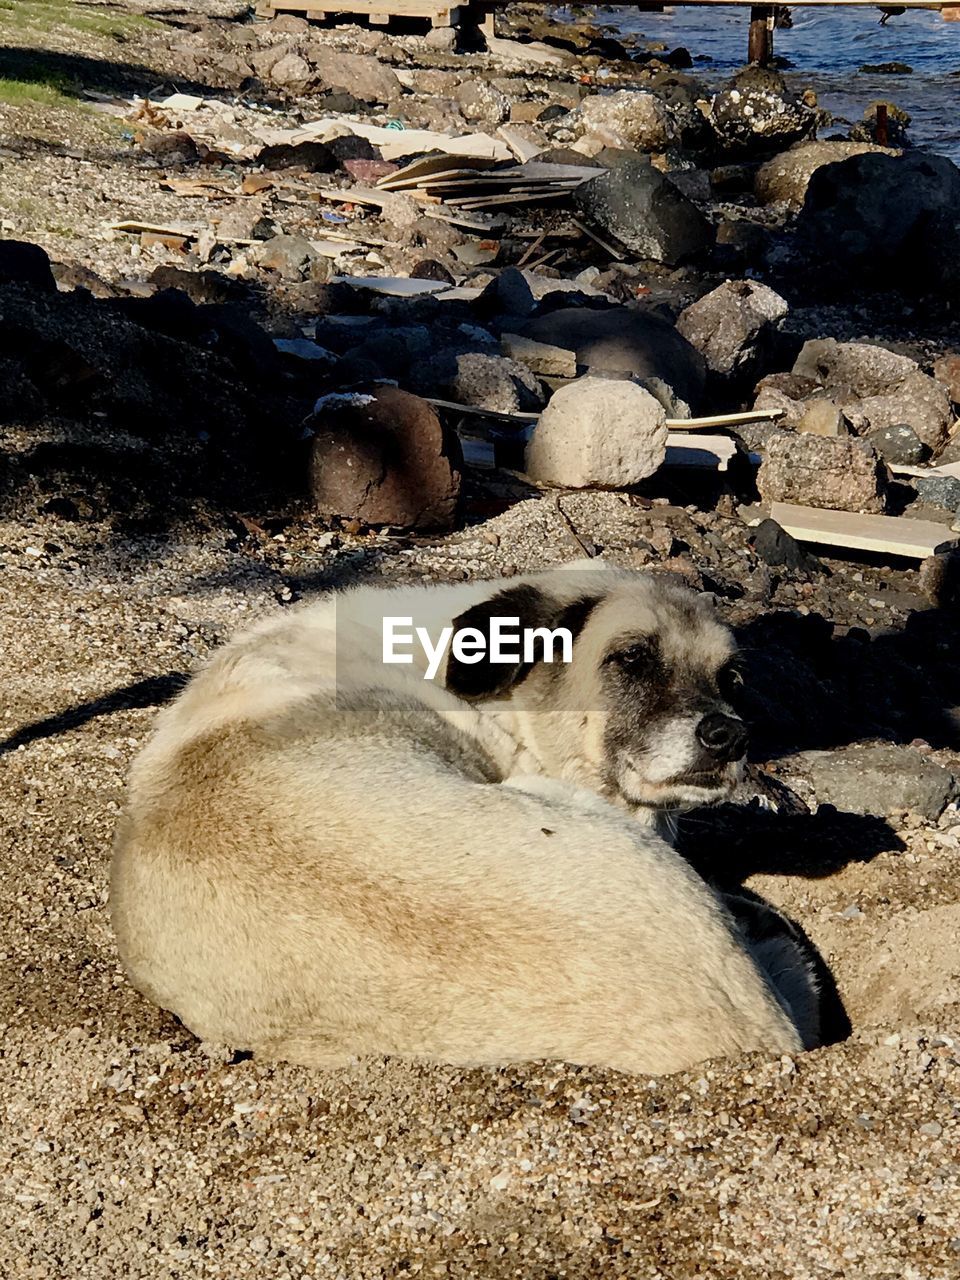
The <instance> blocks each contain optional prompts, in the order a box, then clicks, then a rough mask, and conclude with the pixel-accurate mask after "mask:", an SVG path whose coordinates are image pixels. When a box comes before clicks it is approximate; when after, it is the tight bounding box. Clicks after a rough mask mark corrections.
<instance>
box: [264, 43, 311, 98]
mask: <svg viewBox="0 0 960 1280" xmlns="http://www.w3.org/2000/svg"><path fill="white" fill-rule="evenodd" d="M270 79H271V80H272V81H273V83H274V84H276V85H279V86H280V88H281V89H286V90H287V91H288V92H289V93H293V94H304V93H308V92H309V91H310V90H311V89H312V88H313V86H314V85H315V84H316V81H317V77H316V74H315V73H314V70H313V67H311V65H310V63H309V62H306V61H305V60H304V59H303V58H301V57H300V55H299V54H298V53H285V54H284V55H283V57H282V58H280V59H279V60H278V61H277V62H275V63H274V64H273V65H272V66H271V68H270Z"/></svg>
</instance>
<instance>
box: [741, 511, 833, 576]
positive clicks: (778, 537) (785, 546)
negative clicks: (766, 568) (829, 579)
mask: <svg viewBox="0 0 960 1280" xmlns="http://www.w3.org/2000/svg"><path fill="white" fill-rule="evenodd" d="M751 541H752V543H753V549H754V551H755V552H756V553H757V555H758V556H759V557H760V559H761V560H762V561H763V562H764V564H768V565H770V566H771V568H784V569H795V570H799V571H801V572H803V573H812V572H815V571H817V570H819V569H820V568H822V566H821V564H820V562H819V560H817V558H816V557H815V556H812V555H810V553H809V552H807V551H804V549H803V547H802V546H801V545H800V543H799V542H797V540H796V538H794V537H793V536H792V535H791V534H789V533H787V531H786V529H782V528H781V527H780V525H778V524H777V522H776V520H761V522H760V523H759V524H758V525H757V527H756V529H755V530H754V533H753V537H752V539H751Z"/></svg>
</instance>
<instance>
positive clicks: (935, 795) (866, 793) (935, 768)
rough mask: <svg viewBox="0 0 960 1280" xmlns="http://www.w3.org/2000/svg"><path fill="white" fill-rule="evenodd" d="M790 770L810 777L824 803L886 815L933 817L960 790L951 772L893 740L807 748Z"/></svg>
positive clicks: (792, 762) (820, 801)
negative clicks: (810, 749)
mask: <svg viewBox="0 0 960 1280" xmlns="http://www.w3.org/2000/svg"><path fill="white" fill-rule="evenodd" d="M791 776H799V777H802V778H805V779H806V780H808V781H809V782H810V784H811V785H812V787H813V790H814V794H815V795H816V798H817V802H818V803H819V804H832V805H833V806H834V807H835V808H837V809H840V810H842V811H843V812H845V813H860V814H872V815H874V816H876V817H881V818H883V817H888V816H889V815H891V814H894V813H898V812H902V811H903V810H909V811H910V812H912V813H919V814H921V815H922V816H923V817H925V818H927V819H930V820H933V819H936V818H938V817H939V816H940V814H941V813H943V811H944V809H945V808H946V807H947V805H948V804H949V803H950V802H951V800H953V799H954V798H956V796H957V795H958V794H960V787H958V784H957V780H956V778H955V777H954V776H953V774H952V773H950V772H948V770H946V769H944V768H942V767H941V766H940V765H938V764H935V763H934V762H933V761H932V760H928V759H927V758H926V756H923V755H921V753H920V752H919V751H917V750H916V749H915V748H913V747H901V746H895V745H894V744H893V743H879V744H876V745H872V746H870V745H868V746H860V745H857V746H850V747H841V748H839V749H838V750H835V751H804V752H801V753H800V754H798V755H796V756H792V757H791V758H790V761H789V772H788V773H787V781H788V782H789V780H790V777H791Z"/></svg>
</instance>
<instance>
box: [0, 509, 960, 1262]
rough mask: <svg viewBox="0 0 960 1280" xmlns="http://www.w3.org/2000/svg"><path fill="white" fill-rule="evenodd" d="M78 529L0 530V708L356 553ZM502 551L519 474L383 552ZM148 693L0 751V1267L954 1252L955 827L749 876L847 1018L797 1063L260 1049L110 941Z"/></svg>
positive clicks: (20, 525)
mask: <svg viewBox="0 0 960 1280" xmlns="http://www.w3.org/2000/svg"><path fill="white" fill-rule="evenodd" d="M616 502H617V499H616V495H603V496H601V497H597V498H595V499H593V500H590V501H585V500H582V501H581V505H580V507H579V509H578V513H577V514H578V523H579V527H580V529H581V531H582V532H585V533H586V534H587V536H590V535H591V534H592V535H593V536H594V537H597V538H600V537H601V536H609V529H610V524H611V521H613V520H615V519H616V515H615V511H614V510H613V505H612V504H614V503H616ZM621 509H622V506H621ZM591 513H592V514H591ZM80 533H82V534H83V536H80V534H79V533H78V526H77V525H72V526H68V525H65V524H58V522H57V521H56V520H55V519H53V518H47V519H45V520H43V521H29V520H19V521H17V522H16V523H10V522H8V523H5V524H3V525H0V546H2V559H3V573H2V576H0V626H2V629H3V645H2V648H0V655H2V656H0V668H2V673H3V686H4V688H5V690H6V695H7V696H6V700H5V705H4V711H3V723H4V728H5V729H6V730H7V732H11V733H12V732H13V731H15V730H22V729H23V727H24V726H27V725H30V724H35V723H37V722H40V721H43V720H44V718H45V717H49V716H51V715H55V714H56V713H60V712H63V711H65V710H67V709H69V708H71V707H78V706H81V705H82V704H84V703H87V702H89V701H90V700H92V699H96V698H98V697H102V696H103V695H104V694H109V693H111V692H114V691H117V690H122V689H123V688H125V687H128V686H130V685H133V684H135V683H136V682H137V681H139V680H141V679H142V678H143V677H145V676H150V675H164V674H166V673H169V672H171V671H181V670H185V669H189V668H190V667H191V666H193V665H195V664H196V662H197V661H198V660H199V659H200V658H201V657H202V655H203V654H204V653H205V652H207V651H208V650H209V647H210V646H211V644H214V643H216V641H217V639H218V637H220V636H221V635H222V634H223V633H224V632H226V631H230V630H232V629H233V628H234V627H236V626H237V625H240V624H241V623H244V622H246V621H247V620H248V619H250V618H252V617H253V616H256V615H259V614H261V613H264V612H269V611H271V610H276V609H278V608H281V607H283V606H281V605H280V604H279V603H278V599H279V598H281V597H282V595H283V591H284V584H285V582H286V581H287V580H288V575H289V573H290V570H291V565H292V566H293V567H294V568H295V569H296V570H297V571H299V572H306V573H314V574H321V573H323V572H324V571H325V568H326V570H327V571H329V570H330V567H331V565H332V564H333V563H334V562H338V563H339V570H338V571H339V572H341V573H351V572H353V571H355V570H356V569H357V568H358V567H361V562H362V561H363V560H364V552H363V551H362V550H359V551H358V550H357V549H356V548H352V549H351V548H345V549H342V550H340V551H339V552H338V551H325V550H320V549H317V548H316V547H314V548H313V549H311V547H310V544H309V539H307V540H306V541H301V543H300V545H299V546H298V547H297V549H296V551H295V553H291V552H286V553H285V552H283V550H282V549H281V550H280V551H279V553H278V550H277V545H278V544H273V545H272V546H268V547H265V548H264V547H260V546H257V547H254V548H249V549H246V550H244V549H242V548H241V549H239V550H238V549H236V548H235V546H234V545H233V542H232V540H231V539H230V538H229V537H228V536H226V535H225V533H224V532H223V531H219V532H218V531H217V530H216V529H215V530H213V531H212V532H209V533H207V534H206V535H205V536H204V537H203V538H202V540H201V539H198V538H196V537H194V536H191V532H190V530H184V531H183V532H182V533H181V534H180V535H175V536H174V537H172V538H171V539H170V540H169V541H166V542H164V543H160V542H157V543H153V544H151V543H149V542H144V543H140V544H131V543H130V542H129V541H127V542H126V543H125V544H124V545H123V546H122V547H120V548H118V547H117V546H116V545H111V544H110V543H109V542H108V541H107V538H108V536H109V531H108V530H107V529H105V528H104V527H103V526H94V527H89V528H86V529H82V530H80ZM494 533H498V534H499V538H500V545H499V547H495V546H494V545H493V542H492V541H491V535H492V534H494ZM279 545H280V546H281V548H282V544H279ZM506 554H510V555H512V556H513V557H514V558H515V560H517V561H519V562H520V566H521V567H524V566H525V565H526V564H528V563H530V564H532V563H536V561H537V558H538V556H540V555H543V556H544V558H553V557H556V558H570V556H571V548H570V545H569V541H568V540H566V539H565V535H564V530H563V528H562V526H561V525H560V523H559V521H558V520H557V519H556V517H553V516H551V515H550V514H544V508H543V504H541V503H539V502H537V501H536V500H531V501H530V502H528V503H523V504H521V505H520V506H517V507H513V508H512V509H511V510H510V511H508V512H506V513H505V514H504V515H502V516H499V517H497V518H495V519H493V520H490V521H488V522H487V523H486V524H485V525H484V526H483V527H482V528H481V529H475V530H471V531H469V532H468V533H467V534H465V535H463V536H462V537H461V538H459V539H458V540H457V541H455V542H453V543H449V542H448V543H446V544H445V545H441V546H438V547H436V548H434V549H430V548H421V549H417V550H413V551H411V550H410V549H409V548H408V549H406V551H404V550H403V549H394V551H393V553H392V554H390V555H387V556H386V557H385V558H382V559H381V560H380V570H379V572H382V573H383V574H384V576H388V577H395V576H398V575H402V576H407V575H410V574H413V575H414V576H420V575H421V574H424V573H430V574H431V576H435V577H443V578H446V577H455V576H462V574H463V573H464V572H470V573H477V572H484V571H486V572H495V571H496V569H497V568H498V566H502V564H503V559H504V556H505V555H506ZM284 555H286V556H287V557H288V561H289V563H286V564H284V561H283V557H284ZM376 558H377V557H370V556H369V555H368V556H367V557H366V559H376ZM151 714H152V712H151V711H150V710H149V709H148V708H143V709H128V710H120V711H116V712H114V713H112V714H106V715H103V716H101V717H98V718H94V719H91V720H89V721H88V722H87V723H84V724H82V725H79V726H76V727H63V725H62V724H61V723H55V724H53V725H50V724H48V725H46V726H41V728H40V730H39V732H40V733H41V734H42V735H43V736H39V737H37V738H36V740H34V741H30V742H25V743H24V742H23V739H22V738H21V739H19V741H20V742H21V743H22V745H19V746H15V747H14V749H13V750H8V751H7V752H6V754H4V756H3V759H2V764H0V767H2V769H3V772H4V774H5V777H4V786H3V788H2V792H0V796H2V799H0V804H2V818H0V821H2V828H3V838H2V842H0V858H2V863H3V875H2V879H0V894H2V899H3V901H2V910H3V917H4V919H5V921H6V931H5V936H4V942H3V948H4V950H3V955H2V959H3V965H4V981H3V983H2V987H0V993H2V994H0V1001H2V1004H0V1021H2V1027H3V1049H2V1056H0V1097H2V1099H3V1107H4V1112H5V1115H4V1123H3V1126H2V1136H0V1224H2V1226H0V1270H2V1272H3V1274H5V1275H11V1276H31V1277H51V1278H52V1277H60V1276H74V1277H78V1278H83V1280H86V1278H88V1277H89V1278H90V1280H94V1278H97V1280H99V1277H107V1276H114V1275H117V1274H125V1275H129V1276H131V1277H143V1278H144V1280H147V1278H148V1277H149V1280H158V1278H159V1277H188V1276H191V1277H192V1276H208V1275H209V1276H213V1275H220V1276H229V1277H232V1276H237V1275H251V1276H262V1277H285V1276H290V1277H305V1276H317V1277H328V1276H329V1277H334V1276H344V1277H347V1276H350V1277H358V1276H363V1277H366V1276H370V1277H373V1276H381V1275H389V1276H393V1275H401V1274H406V1273H410V1274H426V1275H464V1276H466V1275H477V1274H480V1275H490V1276H508V1275H510V1276H512V1275H523V1276H531V1277H544V1280H546V1277H549V1276H581V1275H582V1276H587V1275H600V1274H605V1275H606V1274H623V1275H629V1276H644V1277H647V1276H649V1277H657V1276H664V1277H670V1280H674V1278H677V1277H687V1276H695V1275H709V1276H716V1277H728V1276H729V1277H731V1278H732V1277H734V1276H736V1277H738V1278H742V1277H753V1276H756V1277H760V1276H764V1277H770V1276H791V1277H792V1276H818V1277H819V1276H839V1275H842V1276H850V1277H854V1276H856V1277H861V1276H878V1277H879V1276H883V1277H894V1276H897V1277H899V1276H910V1277H918V1278H919V1277H923V1278H924V1280H928V1278H929V1280H933V1278H935V1277H936V1278H939V1277H944V1278H946V1277H949V1276H954V1275H956V1274H957V1269H958V1267H960V1225H958V1224H960V1151H958V1145H957V1144H958V1134H960V1126H958V1115H960V1070H958V1068H960V1040H958V1038H957V1021H956V1013H957V1002H958V999H960V984H958V967H960V961H958V956H957V951H956V946H955V940H956V936H957V930H958V926H960V892H958V889H957V885H958V883H960V877H958V875H957V870H958V864H960V848H958V845H960V842H958V840H957V838H956V835H957V832H953V833H951V831H950V830H949V829H946V828H944V829H941V828H936V827H934V826H930V825H928V826H926V827H924V826H923V825H917V826H916V827H914V828H910V827H906V828H904V829H902V830H901V831H900V838H901V842H902V843H903V844H904V851H903V852H900V853H894V852H889V853H883V854H880V855H879V856H878V857H876V858H874V859H873V860H872V861H870V862H867V863H861V862H852V863H851V864H850V865H848V866H847V867H846V868H844V869H843V870H841V871H839V872H836V873H835V874H833V875H831V876H829V877H825V878H822V879H807V878H802V877H800V876H795V877H794V876H777V877H774V876H763V877H752V878H750V879H749V880H748V884H749V885H750V887H752V888H753V889H755V890H757V891H759V892H762V893H764V894H766V895H767V896H768V897H769V898H771V899H772V900H774V901H776V902H778V903H780V904H781V905H783V906H785V907H786V908H787V909H789V910H790V911H791V912H792V913H793V914H794V915H795V916H796V917H797V918H798V919H799V920H800V921H801V923H802V924H803V926H804V927H805V929H806V930H807V931H808V932H809V934H810V936H811V937H812V939H813V940H814V941H815V943H816V944H817V945H818V946H819V947H820V949H821V951H822V953H823V955H824V957H825V959H826V960H827V962H828V963H829V964H830V966H831V968H832V970H833V972H834V974H835V976H836V978H837V981H838V983H839V987H840V991H841V995H842V997H843V999H844V1001H845V1004H846V1007H847V1011H848V1013H849V1015H850V1017H851V1019H852V1021H853V1024H854V1028H855V1030H854V1033H853V1035H852V1036H851V1038H850V1039H849V1040H847V1041H846V1042H845V1043H843V1044H838V1045H834V1046H831V1047H828V1048H824V1049H821V1050H818V1051H816V1052H815V1053H812V1054H809V1055H806V1056H804V1057H803V1058H801V1059H798V1060H796V1061H790V1060H786V1059H784V1060H781V1061H774V1062H769V1061H759V1060H748V1061H740V1062H719V1063H711V1064H705V1065H704V1066H702V1067H701V1068H699V1069H697V1070H694V1071H691V1072H689V1073H687V1074H685V1075H682V1076H678V1077H674V1078H671V1079H668V1080H653V1079H649V1080H648V1079H643V1078H640V1079H629V1078H625V1077H619V1076H616V1075H613V1074H610V1073H603V1072H597V1071H591V1070H577V1069H572V1068H567V1067H562V1066H556V1065H546V1066H535V1067H529V1068H520V1069H506V1070H477V1071H460V1070H453V1069H444V1068H441V1067H423V1066H418V1065H411V1064H404V1063H400V1062H380V1061H374V1062H363V1063H360V1064H358V1065H357V1067H356V1068H355V1069H354V1070H349V1071H340V1072H332V1073H327V1074H324V1073H317V1072H307V1071H303V1070H299V1069H294V1068H284V1067H270V1068H268V1067H264V1066H259V1065H258V1064H256V1063H255V1062H253V1061H235V1060H234V1059H233V1057H232V1054H231V1050H229V1049H224V1050H222V1051H220V1050H218V1049H210V1048H209V1047H208V1048H201V1047H199V1046H198V1045H197V1044H196V1043H195V1042H194V1041H193V1040H192V1038H191V1037H190V1036H189V1035H187V1034H186V1033H185V1032H184V1031H183V1030H182V1029H181V1028H180V1027H178V1025H177V1024H176V1023H175V1022H174V1020H173V1019H171V1018H169V1017H167V1016H165V1015H163V1014H160V1013H158V1012H157V1011H156V1010H153V1009H151V1008H149V1007H148V1006H146V1005H145V1004H144V1002H143V1001H142V1000H141V999H140V998H139V997H138V996H137V995H136V994H135V993H134V992H133V991H131V990H130V989H129V988H128V987H127V986H126V985H125V983H124V980H123V978H122V975H121V974H120V972H119V969H118V966H117V961H116V955H115V950H114V946H113V941H112V938H111V934H110V928H109V920H108V912H107V874H108V863H109V852H110V840H111V834H112V829H113V826H114V821H115V818H116V814H117V811H118V809H119V807H120V805H121V804H122V800H123V778H124V773H125V770H126V768H127V765H128V763H129V761H130V759H131V757H132V755H133V754H134V752H135V751H136V749H137V747H138V746H139V744H140V743H141V742H142V741H143V739H144V736H145V734H146V733H147V732H148V730H149V724H150V719H151ZM955 816H956V815H953V818H954V820H955ZM958 831H960V829H958Z"/></svg>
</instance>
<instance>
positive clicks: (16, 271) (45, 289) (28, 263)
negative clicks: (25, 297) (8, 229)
mask: <svg viewBox="0 0 960 1280" xmlns="http://www.w3.org/2000/svg"><path fill="white" fill-rule="evenodd" d="M0 284H26V285H29V286H30V287H31V288H32V289H39V290H40V292H41V293H56V292H57V282H56V280H55V279H54V275H53V271H52V269H51V267H50V259H49V258H48V257H47V253H46V250H45V249H41V248H40V246H39V245H38V244H31V243H30V242H29V241H28V240H0Z"/></svg>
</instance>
